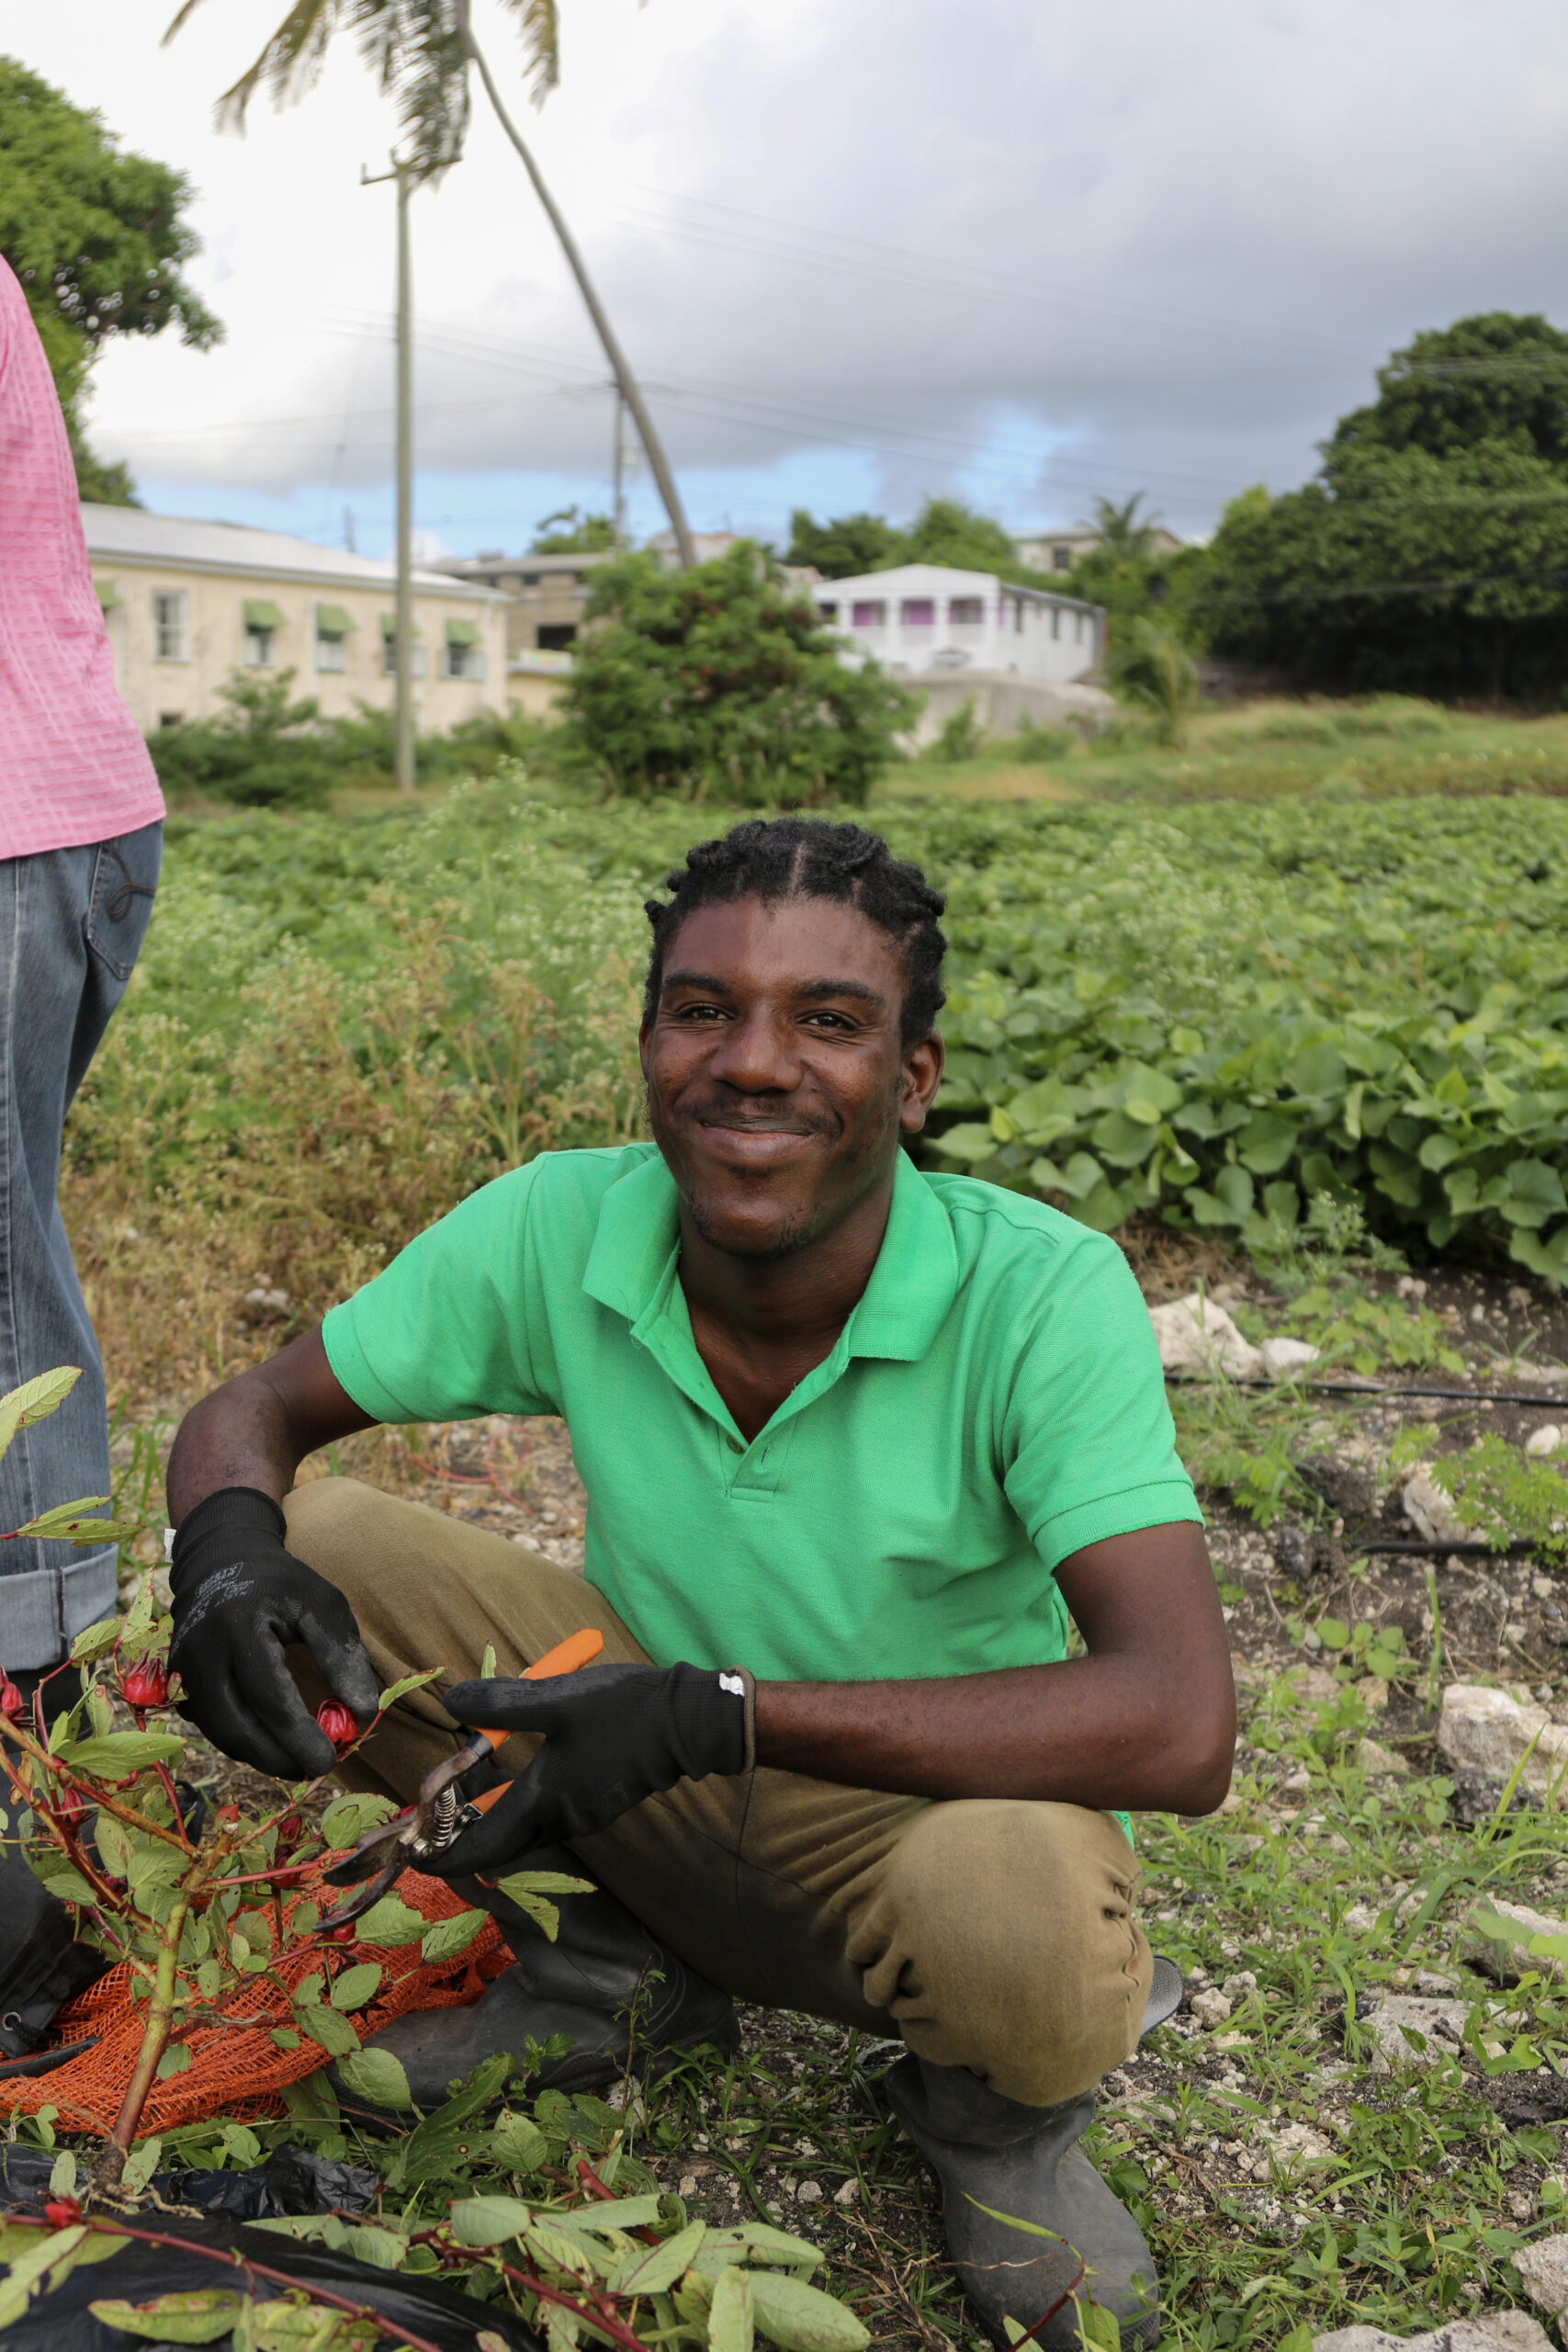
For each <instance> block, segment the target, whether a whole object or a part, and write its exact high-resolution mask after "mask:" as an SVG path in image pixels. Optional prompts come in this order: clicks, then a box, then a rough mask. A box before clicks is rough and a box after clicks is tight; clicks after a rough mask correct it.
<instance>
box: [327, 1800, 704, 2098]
mask: <svg viewBox="0 0 1568 2352" xmlns="http://www.w3.org/2000/svg"><path fill="white" fill-rule="evenodd" d="M522 1867H523V1868H525V1869H528V1870H540V1871H565V1872H566V1873H568V1874H569V1875H570V1876H571V1877H574V1878H584V1877H586V1876H587V1872H586V1871H584V1869H583V1866H582V1864H581V1862H580V1861H579V1860H578V1859H577V1856H576V1855H575V1854H573V1853H570V1852H569V1851H568V1850H567V1849H566V1848H564V1847H551V1848H548V1849H543V1850H541V1851H539V1852H536V1853H532V1854H530V1855H529V1856H528V1859H527V1861H526V1862H525V1864H524V1865H522ZM456 1885H457V1891H458V1892H459V1893H460V1894H463V1895H464V1896H465V1897H466V1899H467V1900H468V1902H470V1903H474V1904H482V1905H483V1906H484V1908H485V1909H486V1910H487V1911H489V1912H490V1913H491V1915H492V1916H493V1917H494V1918H495V1919H496V1920H497V1921H498V1922H499V1923H500V1927H501V1930H502V1934H503V1935H504V1936H505V1938H506V1940H507V1942H508V1943H509V1944H510V1945H511V1947H512V1949H513V1951H514V1952H515V1953H516V1955H517V1962H516V1965H515V1967H513V1968H509V1969H508V1970H507V1972H506V1973H505V1974H504V1976H498V1977H497V1978H496V1979H495V1982H494V1983H493V1984H492V1985H488V1986H487V1987H486V1989H485V1991H484V1992H483V1993H482V1994H481V1995H480V1996H479V2000H477V2001H476V2002H474V2003H473V2005H472V2006H471V2007H468V2008H461V2009H412V2010H410V2012H409V2013H408V2015H407V2016H406V2017H400V2018H393V2020H392V2022H391V2024H390V2025H389V2026H385V2027H383V2029H382V2030H381V2031H380V2032H379V2033H378V2034H376V2035H374V2036H372V2038H371V2040H370V2041H367V2043H366V2045H365V2047H366V2048H367V2050H389V2051H390V2052H392V2054H393V2056H394V2057H395V2058H397V2059H398V2060H399V2061H400V2064H401V2065H402V2069H403V2072H404V2073H405V2075H407V2076H408V2080H409V2089H410V2090H411V2092H412V2095H413V2101H414V2105H415V2106H416V2107H419V2108H423V2109H425V2110H426V2111H427V2112H428V2110H429V2109H431V2108H434V2107H439V2106H440V2105H441V2103H442V2101H443V2100H444V2099H445V2098H446V2097H447V2094H448V2086H449V2085H450V2084H451V2083H452V2082H453V2081H454V2079H456V2078H460V2077H461V2076H463V2075H467V2074H468V2073H469V2072H470V2071H471V2069H472V2068H473V2067H475V2066H477V2065H478V2064H479V2063H480V2061H481V2060H482V2059H485V2058H492V2057H494V2056H496V2055H497V2054H498V2052H501V2051H503V2050H504V2051H507V2052H510V2053H511V2055H512V2056H513V2059H514V2060H515V2061H516V2063H517V2064H518V2066H519V2067H521V2066H522V2064H523V2063H524V2058H525V2052H526V2048H527V2044H528V2042H529V2041H530V2040H532V2041H536V2042H543V2041H548V2040H549V2039H550V2037H551V2036H552V2035H553V2034H558V2033H564V2034H566V2035H567V2036H568V2037H569V2039H570V2042H571V2045H572V2046H571V2049H570V2052H569V2053H568V2054H567V2055H566V2056H565V2057H564V2058H547V2059H546V2060H545V2062H544V2064H542V2066H541V2067H540V2069H539V2071H538V2073H537V2074H536V2075H531V2076H530V2077H529V2089H530V2092H537V2091H541V2090H563V2091H574V2090H593V2089H596V2088H598V2087H600V2086H602V2085H604V2084H605V2083H611V2082H614V2081H615V2078H616V2076H617V2075H621V2074H624V2073H625V2071H626V2062H627V2058H628V2056H629V2055H630V2054H631V2051H632V2043H633V2037H634V2034H635V2039H636V2047H637V2070H638V2072H639V2073H642V2074H648V2073H650V2072H653V2073H657V2072H659V2071H660V2059H661V2058H662V2059H663V2060H664V2062H665V2063H666V2064H668V2063H669V2061H670V2059H671V2057H672V2056H673V2055H675V2054H676V2053H677V2052H681V2051H684V2050H692V2049H695V2048H696V2047H697V2046H698V2045H699V2044H701V2043H705V2042H707V2043H711V2044H713V2045H714V2046H715V2047H716V2048H717V2049H719V2050H723V2051H731V2050H737V2049H739V2046H740V2028H739V2022H738V2020H737V2018H736V2015H735V2007H734V2004H733V2002H732V2001H731V2000H730V1998H729V1996H728V1993H721V1992H720V1991H719V1989H718V1986H717V1985H710V1984H709V1982H708V1980H707V1978H706V1977H705V1976H699V1975H698V1973H697V1972H696V1970H695V1969H694V1968H688V1967H687V1966H686V1964H685V1962H683V1961H681V1960H677V1959H676V1957H675V1954H674V1953H673V1952H672V1951H667V1950H666V1948H665V1947H664V1946H663V1945H662V1944H659V1943H656V1942H655V1941H654V1939H653V1938H652V1937H651V1936H650V1935H649V1932H648V1930H647V1928H644V1927H643V1926H642V1925H641V1923H640V1922H639V1921H638V1920H637V1919H634V1918H633V1917H632V1915H631V1913H630V1912H629V1911H628V1910H627V1909H626V1906H625V1905H624V1904H621V1903H617V1902H616V1900H615V1896H614V1895H613V1894H607V1893H606V1892H605V1890H604V1888H603V1887H599V1886H596V1887H595V1888H594V1890H593V1892H592V1894H563V1895H559V1896H557V1897H554V1898H553V1899H554V1900H555V1902H556V1904H557V1907H558V1910H559V1913H560V1928H559V1930H558V1935H557V1938H556V1940H555V1942H554V1943H551V1942H550V1941H549V1940H548V1939H547V1937H546V1936H545V1934H544V1932H543V1930H542V1929H541V1928H538V1927H537V1926H536V1924H535V1922H534V1921H533V1920H532V1919H530V1918H529V1917H528V1915H527V1913H526V1912H525V1911H522V1910H520V1909H519V1908H518V1906H517V1905H516V1904H515V1903H513V1901H512V1900H511V1898H510V1897H509V1896H507V1895H505V1894H502V1892H501V1890H500V1888H499V1887H493V1886H485V1885H482V1884H481V1883H480V1882H479V1880H478V1879H464V1880H458V1881H457V1882H456ZM633 2007H635V2010H636V2017H635V2020H634V2019H633V2018H632V2017H631V2016H630V2015H629V2014H628V2012H629V2011H630V2010H631V2009H632V2008H633ZM336 2087H337V2093H338V2098H339V2100H340V2102H341V2103H342V2104H343V2105H344V2107H345V2108H349V2109H353V2110H354V2111H355V2113H364V2112H367V2110H366V2107H365V2102H364V2101H363V2100H361V2099H359V2098H356V2097H355V2094H354V2093H352V2092H350V2091H348V2090H347V2089H346V2088H344V2086H342V2085H337V2086H336ZM377 2120H379V2119H377Z"/></svg>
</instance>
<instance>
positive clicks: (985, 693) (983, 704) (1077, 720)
mask: <svg viewBox="0 0 1568 2352" xmlns="http://www.w3.org/2000/svg"><path fill="white" fill-rule="evenodd" d="M904 683H905V684H908V686H909V687H910V688H911V690H912V691H916V692H919V693H920V694H923V695H925V698H926V701H925V707H924V709H923V710H922V711H921V713H920V715H919V719H918V720H917V721H916V723H915V728H914V731H913V732H912V734H910V735H909V736H908V737H907V738H906V739H905V749H906V750H908V751H918V750H919V747H920V746H921V745H922V744H924V743H931V742H934V741H935V740H936V738H937V736H938V735H939V734H940V733H941V732H942V728H943V726H944V725H945V723H946V722H947V720H948V719H950V718H952V717H953V712H954V711H955V710H960V709H962V707H963V706H964V704H965V703H966V702H969V701H971V700H973V702H974V705H975V716H976V719H978V721H979V723H980V728H981V731H982V732H983V733H984V734H987V735H1012V734H1016V733H1017V731H1018V725H1019V721H1020V720H1021V719H1024V718H1027V719H1028V720H1029V721H1030V722H1031V724H1032V725H1033V726H1035V727H1066V726H1069V725H1073V726H1080V727H1090V728H1099V727H1103V726H1104V725H1105V723H1106V721H1107V720H1108V719H1109V718H1111V715H1112V714H1113V712H1114V711H1115V708H1116V705H1115V703H1114V702H1113V701H1112V699H1111V696H1110V695H1108V694H1107V693H1106V692H1105V690H1104V688H1103V687H1101V686H1086V685H1082V684H1076V683H1075V682H1073V681H1072V680H1070V679H1063V680H1055V679H1048V678H1024V677H1020V676H1019V675H1018V673H1016V672H1014V671H1010V670H960V671H953V670H944V671H937V672H935V673H931V674H928V675H927V676H925V677H921V678H910V679H908V680H906V681H905V682H904Z"/></svg>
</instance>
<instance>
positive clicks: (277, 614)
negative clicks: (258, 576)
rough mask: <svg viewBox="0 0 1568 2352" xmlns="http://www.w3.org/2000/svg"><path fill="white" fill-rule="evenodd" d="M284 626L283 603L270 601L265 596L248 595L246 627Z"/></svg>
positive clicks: (246, 601) (246, 600)
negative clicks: (276, 603) (278, 603)
mask: <svg viewBox="0 0 1568 2352" xmlns="http://www.w3.org/2000/svg"><path fill="white" fill-rule="evenodd" d="M283 626H284V621H283V608H282V606H281V605H274V604H271V603H269V602H268V600H267V599H266V598H265V596H247V597H246V599H245V627H246V628H282V627H283Z"/></svg>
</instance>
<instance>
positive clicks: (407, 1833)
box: [321, 1625, 604, 1932]
mask: <svg viewBox="0 0 1568 2352" xmlns="http://www.w3.org/2000/svg"><path fill="white" fill-rule="evenodd" d="M603 1648H604V1634H601V1633H600V1632H599V1631H598V1629H597V1627H595V1626H592V1625H585V1626H584V1627H583V1628H582V1630H581V1633H577V1634H568V1636H567V1638H566V1640H565V1641H564V1642H558V1643H557V1644H556V1646H555V1648H554V1649H553V1650H547V1651H546V1653H545V1655H544V1657H541V1658H537V1659H536V1661H535V1663H534V1664H533V1665H532V1666H530V1667H525V1668H524V1671H523V1675H522V1677H521V1679H522V1680H524V1681H525V1682H543V1681H544V1680H546V1679H547V1677H548V1676H550V1675H554V1674H575V1673H576V1671H577V1669H578V1668H579V1667H580V1666H586V1665H587V1664H588V1661H589V1660H590V1658H594V1657H598V1655H599V1653H600V1651H601V1650H602V1649H603ZM511 1736H512V1735H511V1734H510V1732H505V1731H476V1732H474V1733H472V1734H470V1736H469V1737H468V1739H466V1740H465V1741H464V1742H463V1745H462V1747H459V1748H458V1749H457V1751H456V1752H455V1753H454V1754H453V1755H451V1756H448V1757H446V1758H445V1759H444V1761H443V1762H441V1763H439V1764H435V1765H433V1766H432V1767H431V1769H430V1770H429V1771H428V1772H427V1773H426V1774H425V1776H424V1778H423V1781H421V1782H420V1784H419V1794H418V1796H417V1797H416V1799H415V1800H414V1803H413V1804H412V1805H411V1806H410V1807H409V1808H408V1810H407V1811H406V1812H404V1813H400V1814H398V1815H396V1816H395V1818H394V1819H393V1820H391V1821H384V1822H382V1823H380V1824H379V1825H378V1826H377V1827H376V1828H374V1829H367V1831H366V1833H365V1835H364V1837H363V1838H361V1839H360V1840H359V1843H358V1845H357V1846H355V1849H354V1850H353V1852H352V1853H348V1854H344V1857H343V1859H342V1860H341V1861H336V1862H333V1865H332V1867H331V1868H330V1869H329V1870H326V1871H322V1873H321V1876H322V1878H323V1879H324V1881H325V1882H326V1883H327V1884H328V1885H329V1886H355V1887H358V1888H359V1890H360V1891H359V1893H358V1894H355V1895H354V1896H353V1897H352V1898H351V1899H350V1901H348V1902H347V1903H344V1904H341V1905H339V1907H338V1908H337V1910H335V1911H333V1913H332V1914H331V1915H330V1916H329V1917H327V1918H325V1919H323V1920H322V1921H321V1932H324V1931H325V1930H327V1929H329V1928H342V1927H345V1926H346V1925H347V1924H348V1922H349V1921H350V1920H351V1919H359V1918H363V1917H364V1916H365V1914H366V1912H367V1911H368V1910H369V1909H370V1908H371V1906H372V1905H374V1904H377V1903H379V1901H380V1900H381V1897H382V1896H383V1894H386V1892H387V1890H388V1888H389V1887H390V1886H392V1885H395V1883H397V1881H398V1880H399V1879H400V1877H401V1876H402V1874H403V1872H404V1871H406V1870H410V1869H412V1866H413V1865H414V1864H415V1863H416V1862H420V1861H423V1860H425V1859H426V1857H427V1856H429V1855H431V1854H444V1853H445V1852H446V1849H447V1847H448V1846H450V1845H452V1844H454V1843H455V1841H456V1840H457V1838H460V1837H461V1836H462V1833H463V1831H464V1830H465V1829H467V1828H468V1827H469V1826H471V1825H472V1824H473V1823H474V1822H475V1821H477V1820H478V1819H479V1815H480V1814H482V1813H484V1812H487V1811H488V1810H489V1808H490V1806H491V1805H492V1804H494V1803H495V1802H496V1800H497V1798H498V1797H501V1796H503V1795H504V1794H505V1790H506V1784H505V1783H504V1782H503V1783H502V1786H501V1787H499V1788H494V1789H486V1790H485V1792H483V1794H482V1795H481V1796H479V1797H477V1798H476V1799H474V1801H473V1802H472V1803H471V1804H470V1803H469V1802H468V1800H467V1799H466V1798H465V1797H464V1795H463V1792H462V1790H461V1789H460V1788H459V1787H458V1785H457V1783H458V1782H459V1781H461V1780H462V1778H463V1775H464V1774H465V1773H466V1772H471V1771H472V1770H473V1769H474V1766H475V1765H476V1764H481V1763H483V1761H484V1759H485V1758H486V1757H487V1756H492V1755H493V1754H494V1753H495V1751H496V1749H497V1748H498V1747H500V1746H501V1745H502V1741H503V1740H506V1739H509V1738H510V1737H511Z"/></svg>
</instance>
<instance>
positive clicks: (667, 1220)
mask: <svg viewBox="0 0 1568 2352" xmlns="http://www.w3.org/2000/svg"><path fill="white" fill-rule="evenodd" d="M679 1250H680V1220H679V1200H678V1195H677V1193H676V1190H675V1180H674V1178H673V1177H672V1176H671V1173H670V1170H669V1169H668V1168H667V1167H666V1166H665V1164H664V1161H663V1159H662V1158H661V1157H660V1153H659V1152H658V1151H657V1150H654V1151H650V1152H649V1156H648V1158H647V1159H644V1160H642V1161H640V1162H639V1163H638V1164H637V1166H636V1167H634V1168H630V1169H628V1170H627V1171H626V1174H625V1175H624V1176H619V1177H617V1178H616V1180H615V1182H614V1183H613V1184H612V1185H611V1186H610V1188H609V1190H608V1191H607V1192H606V1193H605V1194H604V1200H603V1201H602V1203H601V1204H600V1209H599V1222H598V1226H597V1228H596V1230H595V1232H594V1236H593V1247H592V1250H591V1251H590V1252H589V1258H588V1265H587V1268H586V1270H585V1272H584V1273H583V1277H582V1287H583V1289H584V1290H585V1291H586V1292H587V1294H588V1295H589V1297H590V1298H596V1299H598V1300H599V1301H600V1303H601V1305H603V1306H608V1307H611V1308H613V1309H614V1311H615V1313H616V1314H617V1315H624V1316H625V1317H626V1320H627V1322H628V1323H629V1324H630V1325H631V1326H632V1328H633V1331H634V1333H635V1334H636V1336H637V1337H639V1338H641V1337H642V1336H643V1335H644V1332H645V1330H646V1329H647V1328H648V1327H649V1324H650V1323H651V1322H653V1321H654V1320H656V1319H663V1318H665V1317H669V1316H670V1315H671V1314H672V1313H673V1312H674V1310H675V1308H676V1306H677V1305H678V1306H679V1317H678V1319H679V1321H680V1322H681V1323H682V1325H684V1326H685V1327H686V1345H687V1347H689V1348H692V1350H693V1353H695V1349H694V1346H693V1342H692V1340H691V1336H690V1324H689V1320H688V1317H687V1316H686V1313H685V1299H684V1296H683V1295H679V1292H680V1285H679V1283H678V1282H677V1280H676V1272H675V1270H676V1264H677V1261H678V1257H679ZM957 1288H958V1250H957V1246H956V1244H955V1243H954V1241H953V1227H952V1225H951V1224H950V1222H949V1220H948V1215H947V1211H946V1210H945V1209H944V1208H943V1206H942V1203H941V1202H940V1201H939V1200H938V1198H937V1196H936V1194H935V1193H933V1192H932V1190H931V1186H930V1185H929V1184H928V1183H927V1182H925V1180H924V1178H923V1177H922V1176H921V1175H920V1174H919V1171H918V1170H917V1169H916V1167H915V1165H914V1162H913V1161H912V1160H911V1159H910V1158H909V1156H908V1152H905V1151H900V1152H899V1154H898V1160H897V1167H896V1168H895V1170H894V1175H893V1201H892V1205H891V1207H890V1209H889V1211H888V1216H887V1230H886V1233H885V1234H884V1235H883V1237H882V1247H881V1249H880V1250H878V1252H877V1257H876V1263H875V1265H874V1267H873V1268H872V1272H871V1280H870V1282H869V1283H867V1284H866V1286H865V1290H864V1292H863V1295H862V1296H861V1298H860V1299H859V1300H858V1301H857V1303H856V1305H855V1306H854V1308H853V1309H852V1313H851V1315H850V1318H849V1320H848V1322H847V1323H846V1324H845V1326H844V1329H843V1330H842V1331H841V1332H840V1336H839V1340H838V1344H837V1346H835V1348H834V1349H833V1351H832V1353H831V1354H830V1355H829V1358H828V1360H827V1364H824V1365H820V1366H818V1371H827V1369H828V1366H829V1365H832V1366H835V1367H836V1368H837V1369H838V1370H841V1369H842V1368H843V1365H844V1364H845V1363H848V1362H849V1360H850V1359H851V1357H852V1356H885V1357H890V1358H893V1359H894V1360H896V1361H898V1362H902V1363H916V1362H918V1361H919V1358H920V1357H921V1356H923V1355H924V1354H925V1352H926V1351H927V1349H928V1348H929V1347H930V1346H931V1341H932V1340H934V1339H935V1338H936V1335H937V1332H938V1331H939V1330H940V1329H941V1328H942V1320H943V1317H945V1316H946V1314H947V1311H948V1309H949V1307H950V1306H952V1304H953V1297H954V1295H955V1294H956V1292H957ZM672 1292H673V1293H675V1294H677V1295H678V1296H677V1297H672V1296H671V1293H672ZM661 1352H662V1351H661ZM699 1361H700V1359H699ZM685 1385H686V1384H685V1383H684V1382H682V1386H685ZM704 1385H708V1384H706V1382H705V1384H704ZM726 1418H728V1416H727V1417H726Z"/></svg>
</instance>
